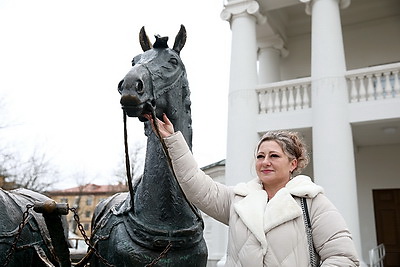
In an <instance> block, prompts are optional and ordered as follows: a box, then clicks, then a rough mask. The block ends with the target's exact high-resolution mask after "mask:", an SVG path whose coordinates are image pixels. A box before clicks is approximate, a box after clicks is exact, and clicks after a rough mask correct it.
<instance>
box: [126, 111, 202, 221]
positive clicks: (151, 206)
mask: <svg viewBox="0 0 400 267" xmlns="http://www.w3.org/2000/svg"><path fill="white" fill-rule="evenodd" d="M180 106H181V107H182V105H180ZM183 106H184V105H183ZM187 107H188V108H190V107H189V105H187ZM171 110H172V111H173V112H171ZM166 114H167V116H168V117H169V118H171V122H172V123H173V124H174V127H175V130H176V131H181V132H182V134H183V135H184V137H185V139H186V141H187V143H188V145H189V147H191V141H192V140H191V139H192V128H191V118H190V110H184V109H183V108H182V109H181V110H177V109H173V108H169V109H166ZM146 135H147V137H148V138H147V150H146V159H145V166H144V173H143V177H142V179H141V180H140V182H139V183H138V184H137V186H136V187H135V190H134V191H135V192H134V196H133V199H134V201H133V203H134V212H135V214H136V215H137V217H140V218H142V219H143V220H144V221H145V222H146V223H148V224H152V225H157V224H160V225H162V224H163V223H166V222H169V223H171V224H173V225H175V224H176V225H185V226H189V225H191V224H192V223H193V220H196V219H197V217H196V215H195V214H194V213H193V211H192V209H191V207H190V206H189V204H188V203H187V201H186V198H185V197H184V195H183V193H182V191H181V189H180V186H179V184H178V182H177V180H176V179H175V177H174V174H173V172H172V169H171V167H170V166H169V163H168V162H169V160H168V158H167V157H168V156H167V155H166V153H165V152H164V151H163V147H162V144H161V142H160V140H159V139H158V137H157V136H156V134H155V133H154V132H153V131H152V130H150V125H149V122H146Z"/></svg>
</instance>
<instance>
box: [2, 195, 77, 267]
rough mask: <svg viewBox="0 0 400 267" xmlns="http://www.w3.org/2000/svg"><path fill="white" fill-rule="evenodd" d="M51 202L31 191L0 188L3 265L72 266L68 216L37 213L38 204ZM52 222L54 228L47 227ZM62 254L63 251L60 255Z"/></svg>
mask: <svg viewBox="0 0 400 267" xmlns="http://www.w3.org/2000/svg"><path fill="white" fill-rule="evenodd" d="M49 201H51V199H49V198H48V197H46V196H44V195H42V194H39V193H36V192H34V191H31V190H27V189H22V188H21V189H15V190H12V191H5V190H3V189H1V188H0V266H9V267H20V266H34V267H51V266H71V263H70V259H69V251H68V248H67V237H68V225H67V221H66V219H65V217H60V216H58V215H55V216H53V215H51V216H50V217H51V218H50V217H48V216H47V215H44V214H43V215H42V214H40V213H37V212H35V211H36V206H35V203H45V202H49ZM34 210H35V211H34ZM46 216H47V217H46ZM49 221H51V223H52V226H51V227H48V223H49ZM54 233H56V236H57V237H56V238H55V239H57V240H54V235H52V234H54ZM60 244H61V247H60ZM65 250H66V253H65ZM60 251H64V252H63V253H61V254H60V253H59V252H60Z"/></svg>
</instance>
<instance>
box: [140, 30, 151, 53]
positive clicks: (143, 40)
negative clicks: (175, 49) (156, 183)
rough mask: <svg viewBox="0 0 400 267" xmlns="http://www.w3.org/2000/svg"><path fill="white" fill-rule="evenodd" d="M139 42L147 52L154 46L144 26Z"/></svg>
mask: <svg viewBox="0 0 400 267" xmlns="http://www.w3.org/2000/svg"><path fill="white" fill-rule="evenodd" d="M139 42H140V46H141V47H142V49H143V52H146V51H147V50H150V49H151V48H152V45H151V43H150V40H149V37H148V36H147V34H146V31H145V30H144V26H143V27H142V28H141V29H140V33H139Z"/></svg>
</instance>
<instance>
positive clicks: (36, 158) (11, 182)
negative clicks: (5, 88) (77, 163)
mask: <svg viewBox="0 0 400 267" xmlns="http://www.w3.org/2000/svg"><path fill="white" fill-rule="evenodd" d="M0 110H1V111H2V112H1V113H2V114H4V113H7V112H6V106H5V101H4V98H1V97H0ZM10 125H11V123H10V122H9V121H6V117H1V119H0V130H1V131H6V128H8V127H11V126H10ZM0 140H1V139H0ZM11 147H12V145H11V144H10V143H7V144H5V143H2V142H1V141H0V177H3V179H4V180H5V181H6V183H5V184H6V185H7V186H6V187H5V188H6V189H14V188H18V187H24V188H27V189H31V190H33V191H37V192H43V191H46V190H48V189H49V187H50V185H52V184H54V183H55V182H57V177H58V171H57V170H56V168H55V167H54V166H53V165H52V164H51V163H50V161H49V160H48V159H47V158H46V155H45V153H40V152H38V151H39V150H38V149H35V150H34V151H33V153H32V154H31V155H30V156H28V157H27V159H25V160H24V159H22V157H21V156H20V154H19V153H17V152H16V151H13V149H11ZM3 186H4V185H3Z"/></svg>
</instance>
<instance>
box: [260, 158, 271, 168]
mask: <svg viewBox="0 0 400 267" xmlns="http://www.w3.org/2000/svg"><path fill="white" fill-rule="evenodd" d="M262 164H263V165H266V166H269V165H271V161H269V159H268V157H265V158H264V159H263V161H262Z"/></svg>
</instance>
